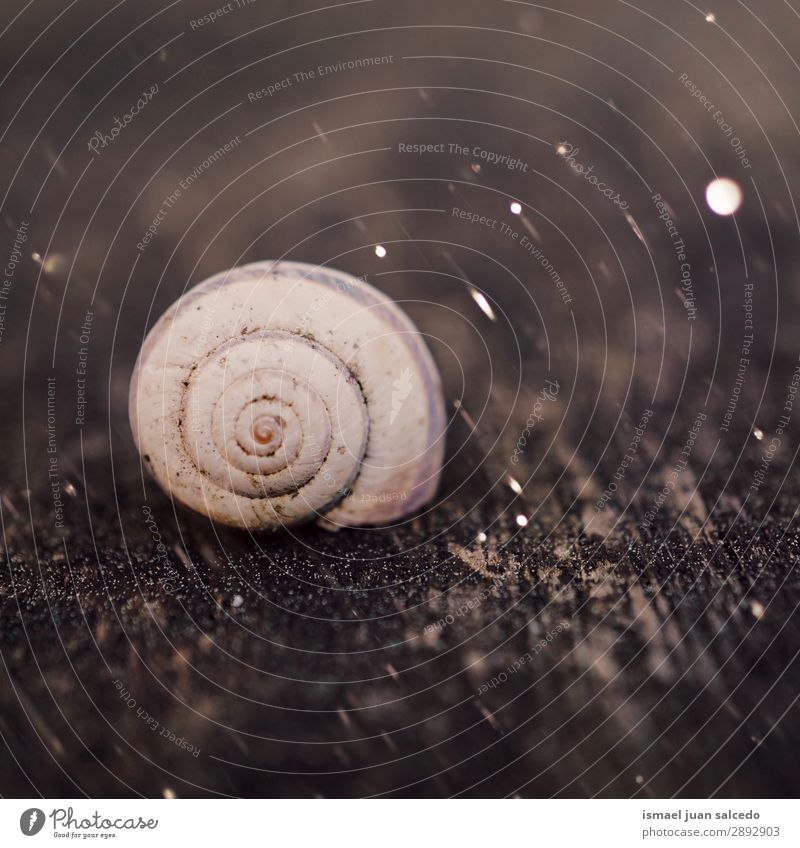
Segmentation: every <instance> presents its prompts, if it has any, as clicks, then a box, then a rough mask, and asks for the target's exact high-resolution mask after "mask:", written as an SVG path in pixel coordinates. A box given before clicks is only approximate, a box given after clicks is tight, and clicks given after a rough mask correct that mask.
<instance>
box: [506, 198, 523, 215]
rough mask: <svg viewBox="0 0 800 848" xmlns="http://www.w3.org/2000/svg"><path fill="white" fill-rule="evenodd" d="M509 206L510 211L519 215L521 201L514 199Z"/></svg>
mask: <svg viewBox="0 0 800 848" xmlns="http://www.w3.org/2000/svg"><path fill="white" fill-rule="evenodd" d="M509 208H510V209H511V211H512V212H513V213H514V214H515V215H519V213H520V212H522V204H521V203H517V201H516V200H515V201H514V202H513V203H512V204H511V206H510V207H509Z"/></svg>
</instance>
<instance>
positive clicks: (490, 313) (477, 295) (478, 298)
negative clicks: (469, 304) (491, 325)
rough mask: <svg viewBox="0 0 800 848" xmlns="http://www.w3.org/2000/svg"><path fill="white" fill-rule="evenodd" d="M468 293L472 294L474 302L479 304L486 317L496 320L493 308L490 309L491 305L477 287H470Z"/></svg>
mask: <svg viewBox="0 0 800 848" xmlns="http://www.w3.org/2000/svg"><path fill="white" fill-rule="evenodd" d="M469 293H470V295H471V296H472V299H473V300H474V301H475V303H477V304H478V306H480V308H481V311H482V312H483V313H484V315H486V317H487V318H488V319H489V320H490V321H496V320H497V316H496V315H495V314H494V309H492V305H491V304H490V303H489V301H488V300H487V299H486V297H485V296H484V294H483V292H479V291H478V290H477V289H474V288H472V287H470V290H469Z"/></svg>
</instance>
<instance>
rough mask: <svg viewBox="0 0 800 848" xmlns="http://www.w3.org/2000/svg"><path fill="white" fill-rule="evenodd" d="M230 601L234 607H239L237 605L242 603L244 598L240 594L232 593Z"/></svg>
mask: <svg viewBox="0 0 800 848" xmlns="http://www.w3.org/2000/svg"><path fill="white" fill-rule="evenodd" d="M231 603H232V604H233V606H234V607H236V609H239V607H240V606H241V605H242V604H243V603H244V598H243V597H242V596H241V595H234V596H233V600H232V601H231Z"/></svg>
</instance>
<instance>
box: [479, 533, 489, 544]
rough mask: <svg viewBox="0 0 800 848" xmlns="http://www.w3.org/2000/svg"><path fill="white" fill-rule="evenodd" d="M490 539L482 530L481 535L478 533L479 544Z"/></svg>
mask: <svg viewBox="0 0 800 848" xmlns="http://www.w3.org/2000/svg"><path fill="white" fill-rule="evenodd" d="M488 538H489V537H488V536H487V535H486V534H485V533H484V532H483V531H482V530H481V532H480V533H478V541H479V542H485V541H486V540H487V539H488Z"/></svg>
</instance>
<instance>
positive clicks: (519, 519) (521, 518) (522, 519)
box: [517, 515, 528, 527]
mask: <svg viewBox="0 0 800 848" xmlns="http://www.w3.org/2000/svg"><path fill="white" fill-rule="evenodd" d="M517 524H519V526H520V527H526V526H527V525H528V519H527V517H526V516H524V515H518V516H517Z"/></svg>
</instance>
